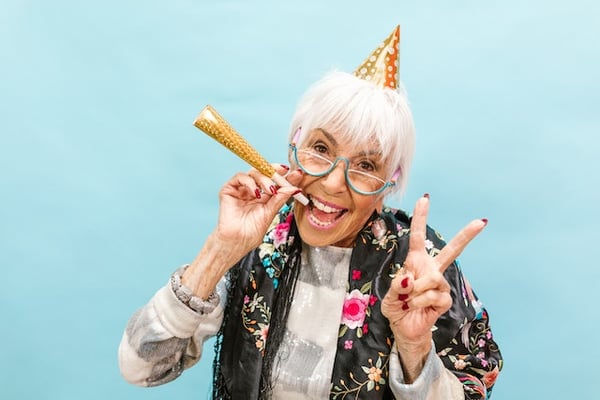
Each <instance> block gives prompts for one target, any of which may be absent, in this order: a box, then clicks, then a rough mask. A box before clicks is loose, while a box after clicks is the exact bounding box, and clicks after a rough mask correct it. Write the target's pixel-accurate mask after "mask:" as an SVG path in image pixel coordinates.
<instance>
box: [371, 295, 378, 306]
mask: <svg viewBox="0 0 600 400" xmlns="http://www.w3.org/2000/svg"><path fill="white" fill-rule="evenodd" d="M375 303H377V296H375V295H373V294H372V295H371V297H369V305H370V306H372V305H373V304H375Z"/></svg>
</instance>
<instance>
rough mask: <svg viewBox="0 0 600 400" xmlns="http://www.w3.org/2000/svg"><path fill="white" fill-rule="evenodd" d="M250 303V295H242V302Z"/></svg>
mask: <svg viewBox="0 0 600 400" xmlns="http://www.w3.org/2000/svg"><path fill="white" fill-rule="evenodd" d="M248 303H250V297H248V295H245V296H244V304H248Z"/></svg>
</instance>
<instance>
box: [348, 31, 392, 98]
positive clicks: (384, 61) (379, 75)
mask: <svg viewBox="0 0 600 400" xmlns="http://www.w3.org/2000/svg"><path fill="white" fill-rule="evenodd" d="M399 55H400V25H398V26H396V28H395V29H394V30H393V31H392V33H391V34H390V35H389V36H388V37H387V39H385V40H384V41H383V43H381V44H380V45H379V47H377V48H376V49H375V51H373V53H371V55H370V56H369V57H367V59H366V60H365V61H364V62H363V63H362V65H360V66H359V67H358V68H357V69H356V71H354V75H356V76H358V77H359V78H361V79H364V80H366V81H370V82H373V83H375V84H376V85H378V86H382V87H389V88H391V89H396V88H397V87H398V80H399V64H398V61H399Z"/></svg>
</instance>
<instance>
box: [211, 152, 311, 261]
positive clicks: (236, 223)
mask: <svg viewBox="0 0 600 400" xmlns="http://www.w3.org/2000/svg"><path fill="white" fill-rule="evenodd" d="M273 167H274V168H275V170H276V172H277V173H279V174H280V175H285V174H286V173H288V169H287V167H284V166H281V165H280V164H273ZM286 179H287V180H288V182H290V183H291V186H283V187H279V186H277V184H275V183H274V182H273V181H272V180H271V179H270V178H268V177H265V176H264V175H262V174H261V173H260V172H258V171H257V170H256V169H252V170H250V171H248V172H247V173H241V172H240V173H237V174H236V175H235V176H233V177H232V178H231V179H230V180H229V181H228V182H227V183H225V185H224V186H223V187H222V188H221V190H220V192H219V219H218V222H217V227H216V229H215V231H214V233H213V235H214V239H216V240H218V241H219V242H222V243H223V244H225V245H227V246H228V247H229V251H230V252H231V257H232V258H233V259H234V260H233V262H234V263H235V262H237V261H238V260H239V259H240V258H242V257H243V256H244V255H245V254H247V253H248V252H249V251H251V250H252V249H254V248H256V247H257V246H258V245H259V244H260V243H261V242H262V240H263V236H264V234H265V232H266V231H267V229H268V228H269V225H270V224H271V222H272V221H273V218H275V215H276V214H277V212H278V211H279V210H280V209H281V207H283V205H284V204H285V202H286V201H288V199H289V198H290V197H291V196H292V195H294V194H295V193H297V192H298V191H299V189H298V188H297V187H296V186H294V185H296V184H299V183H300V180H301V179H302V172H301V171H300V170H296V171H293V172H290V173H289V174H288V175H287V176H286Z"/></svg>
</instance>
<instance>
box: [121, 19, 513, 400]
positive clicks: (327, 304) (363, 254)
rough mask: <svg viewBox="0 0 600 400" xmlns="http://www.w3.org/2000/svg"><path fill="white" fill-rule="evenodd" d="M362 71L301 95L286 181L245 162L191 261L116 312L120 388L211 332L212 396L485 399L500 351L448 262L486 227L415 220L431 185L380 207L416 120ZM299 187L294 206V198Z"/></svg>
mask: <svg viewBox="0 0 600 400" xmlns="http://www.w3.org/2000/svg"><path fill="white" fill-rule="evenodd" d="M397 39H398V31H397V30H395V31H394V32H393V33H392V35H390V38H388V41H387V42H384V44H385V45H387V46H392V47H389V48H387V49H385V48H384V51H387V53H388V56H389V54H392V53H394V52H395V51H396V52H397V48H396V47H395V46H397ZM378 51H379V52H378ZM378 51H376V52H375V53H374V55H372V56H371V57H370V58H369V59H371V60H372V59H373V58H372V57H375V56H378V55H380V53H381V48H380V49H378ZM386 57H387V56H386ZM388 58H389V57H388ZM369 59H368V60H369ZM365 70H367V78H365V76H364V74H362V73H363V72H365ZM361 71H362V72H361ZM388 71H389V69H388ZM393 72H394V74H395V70H394V71H393ZM388 77H389V75H388ZM371 78H372V79H371ZM375 78H376V77H375V75H373V74H371V75H368V68H366V69H363V68H359V70H357V72H356V73H355V74H353V75H352V74H347V73H342V72H334V73H330V74H328V75H327V76H326V77H325V78H323V79H322V80H321V81H319V82H317V83H316V84H315V85H314V86H313V87H312V88H310V89H309V91H308V92H307V93H306V95H305V96H304V97H303V99H302V100H301V102H300V104H299V106H298V108H297V111H296V113H295V115H294V117H293V119H292V123H291V129H290V146H289V147H290V150H289V162H290V165H291V166H292V168H291V169H289V168H288V167H285V166H283V165H276V169H277V170H278V172H279V173H280V174H282V175H285V176H286V179H287V180H288V182H290V183H291V186H281V187H279V186H277V185H275V183H274V182H273V181H272V180H271V179H269V178H266V177H264V176H263V175H261V174H260V173H259V172H258V171H256V170H251V171H249V172H248V173H238V174H236V175H235V176H234V177H233V178H231V180H229V181H228V182H227V183H225V185H224V186H223V188H222V189H221V191H220V196H219V199H220V211H219V219H218V223H217V226H216V228H215V229H214V231H213V232H212V234H211V235H210V236H209V237H208V239H207V241H206V243H205V244H204V246H203V247H202V249H201V250H200V252H199V254H198V255H197V257H196V258H195V259H194V260H193V261H192V262H191V263H190V264H189V265H185V266H183V267H181V268H180V269H178V270H177V271H176V272H175V273H174V274H173V275H172V276H171V279H170V282H169V283H168V284H167V285H166V286H165V287H163V288H162V289H160V290H159V291H158V292H157V293H156V294H155V295H154V297H153V298H152V299H151V300H150V302H149V303H148V304H147V305H146V306H145V307H143V308H142V309H141V310H139V311H138V312H137V313H135V314H134V315H133V317H132V318H131V320H130V321H129V324H128V326H127V329H126V331H125V333H124V336H123V339H122V342H121V345H120V348H119V363H120V368H121V371H122V374H123V375H124V377H125V378H126V379H127V380H128V381H129V382H131V383H134V384H137V385H140V386H154V385H159V384H163V383H166V382H169V381H171V380H173V379H175V378H177V377H178V376H179V375H180V374H181V373H182V372H183V370H185V369H186V368H189V367H191V366H193V365H194V364H195V363H197V362H198V360H199V359H200V356H201V353H202V346H203V344H204V342H205V341H206V340H207V339H208V338H210V337H213V336H215V335H216V337H217V339H216V345H215V350H216V353H217V354H216V358H215V362H214V378H213V379H214V382H213V397H214V398H218V399H221V398H232V399H257V398H272V399H324V398H333V399H356V398H359V399H393V398H396V399H445V400H447V399H464V398H468V399H482V398H487V397H488V396H489V395H490V393H491V389H492V386H493V384H494V381H495V379H496V376H497V374H498V371H499V370H500V368H501V366H502V361H501V356H500V353H499V351H498V348H497V346H496V344H495V342H494V341H493V338H492V333H491V330H490V327H489V325H488V318H487V313H486V311H485V309H484V308H483V307H482V305H481V303H480V302H479V301H478V300H477V297H475V295H474V294H473V291H472V290H471V289H470V287H469V284H468V283H467V281H466V279H465V278H464V277H463V275H462V273H461V272H460V270H459V268H458V266H457V264H456V262H455V258H456V257H457V256H458V255H459V254H460V252H461V251H462V250H463V249H464V248H465V246H466V245H467V244H468V243H469V241H470V240H471V239H473V238H474V237H475V236H476V235H477V234H478V233H479V232H480V231H481V230H482V229H483V228H484V226H485V225H486V222H487V221H486V220H485V219H482V220H475V221H472V222H471V223H469V224H468V225H466V227H465V228H464V229H462V230H461V231H460V232H459V234H458V235H457V236H456V237H455V238H453V239H452V240H450V241H449V242H448V244H445V243H444V242H443V241H442V239H441V236H440V235H439V234H438V233H436V232H435V231H434V230H432V229H431V228H429V227H428V226H427V224H426V220H427V213H428V208H429V196H428V195H425V196H423V197H422V198H420V199H419V200H418V201H417V202H416V205H415V208H414V212H413V215H412V218H410V217H408V215H407V214H406V213H404V212H403V211H399V210H393V209H390V208H387V207H385V206H384V199H385V197H386V196H387V195H390V194H392V193H394V192H401V191H402V190H403V189H404V187H405V185H406V181H407V176H408V170H409V167H410V162H411V158H412V153H413V147H414V133H413V131H414V128H413V121H412V116H411V112H410V109H409V107H408V102H407V99H406V96H405V95H404V93H403V92H401V91H399V90H397V88H396V86H397V85H396V82H395V81H394V80H393V79H392V81H390V80H389V79H387V80H385V79H384V81H383V82H384V83H383V84H382V83H381V81H377V79H375ZM300 191H301V192H302V193H303V194H304V195H305V196H306V197H307V198H308V199H309V202H308V204H307V205H304V204H301V203H299V202H298V201H295V200H294V199H293V198H292V197H291V196H293V195H295V194H298V193H299V192H300Z"/></svg>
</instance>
